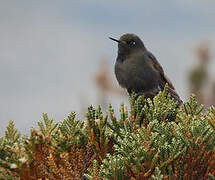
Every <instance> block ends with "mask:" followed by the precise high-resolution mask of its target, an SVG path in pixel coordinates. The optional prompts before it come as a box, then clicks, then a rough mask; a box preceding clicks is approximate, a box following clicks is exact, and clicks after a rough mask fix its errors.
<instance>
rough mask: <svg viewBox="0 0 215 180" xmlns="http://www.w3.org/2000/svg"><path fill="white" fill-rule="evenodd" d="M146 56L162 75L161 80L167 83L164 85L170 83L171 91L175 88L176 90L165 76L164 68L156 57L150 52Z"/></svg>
mask: <svg viewBox="0 0 215 180" xmlns="http://www.w3.org/2000/svg"><path fill="white" fill-rule="evenodd" d="M146 55H147V56H148V57H149V58H150V59H151V60H152V65H153V67H154V68H155V69H156V70H157V71H158V72H159V73H160V75H161V78H162V79H163V80H164V82H165V83H164V85H165V84H166V83H168V85H169V88H171V89H173V90H174V89H175V88H174V86H173V84H172V83H171V81H170V80H169V78H168V77H167V76H166V75H165V74H164V71H163V68H162V66H161V65H160V63H159V62H158V61H157V59H156V57H155V56H154V55H153V54H152V53H151V52H150V51H147V52H146Z"/></svg>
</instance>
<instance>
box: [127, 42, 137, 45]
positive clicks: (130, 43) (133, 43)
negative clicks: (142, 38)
mask: <svg viewBox="0 0 215 180" xmlns="http://www.w3.org/2000/svg"><path fill="white" fill-rule="evenodd" d="M135 44H136V43H135V41H129V42H128V45H129V46H134V45H135Z"/></svg>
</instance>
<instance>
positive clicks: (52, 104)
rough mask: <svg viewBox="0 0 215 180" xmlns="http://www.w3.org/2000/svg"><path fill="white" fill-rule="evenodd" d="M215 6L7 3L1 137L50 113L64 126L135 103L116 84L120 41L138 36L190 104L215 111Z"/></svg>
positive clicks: (2, 16) (0, 16) (0, 39)
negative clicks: (71, 117) (92, 110)
mask: <svg viewBox="0 0 215 180" xmlns="http://www.w3.org/2000/svg"><path fill="white" fill-rule="evenodd" d="M214 9H215V1H213V0H204V1H202V0H166V1H162V0H151V1H145V0H144V1H128V0H118V1H116V0H108V1H101V0H90V1H86V0H78V1H75V0H61V1H59V0H47V1H43V0H37V1H33V0H20V1H10V0H2V1H1V3H0V135H2V134H3V132H4V130H5V127H6V125H7V124H8V121H9V120H10V119H13V120H14V121H15V124H16V127H17V128H18V129H19V130H20V131H22V132H24V133H27V132H29V128H30V127H32V126H35V125H36V123H37V121H38V120H40V119H41V115H42V113H43V112H47V113H48V114H49V116H50V117H53V118H54V119H55V120H56V121H59V120H62V119H63V118H65V117H66V116H67V115H68V114H69V113H70V112H71V111H73V110H74V111H76V112H77V114H78V117H79V118H81V119H84V115H85V112H86V110H87V107H88V106H89V105H91V104H93V105H94V106H96V105H98V104H101V105H102V107H103V109H106V108H107V106H108V104H109V103H111V104H113V107H114V108H115V110H116V112H117V111H118V109H119V105H120V104H121V103H122V102H124V103H126V104H128V97H127V94H126V92H125V91H123V90H122V89H121V88H120V87H119V85H118V84H117V82H116V79H115V76H114V62H115V59H116V55H117V44H116V43H114V42H113V41H110V40H109V39H108V36H112V37H114V38H119V37H120V36H121V35H122V34H124V33H128V32H130V33H135V34H137V35H138V36H139V37H141V39H142V40H143V41H144V42H145V45H146V47H147V48H148V49H149V50H150V51H151V52H153V54H154V55H155V56H156V57H157V59H158V61H159V62H160V63H161V65H162V66H163V69H164V71H165V72H166V74H167V76H168V77H169V78H170V79H171V81H172V82H173V84H174V86H175V88H176V90H177V92H178V93H179V95H180V96H181V97H182V99H183V100H184V101H186V100H187V99H188V97H189V94H190V93H192V92H194V93H196V94H197V95H198V100H199V102H200V103H204V104H206V106H209V105H212V104H215V76H214V75H215V61H214V59H215V54H214V52H215V10H214Z"/></svg>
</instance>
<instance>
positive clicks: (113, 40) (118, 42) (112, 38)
mask: <svg viewBox="0 0 215 180" xmlns="http://www.w3.org/2000/svg"><path fill="white" fill-rule="evenodd" d="M109 39H111V40H113V41H116V42H118V43H120V41H119V40H117V39H114V38H112V37H109Z"/></svg>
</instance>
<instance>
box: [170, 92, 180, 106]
mask: <svg viewBox="0 0 215 180" xmlns="http://www.w3.org/2000/svg"><path fill="white" fill-rule="evenodd" d="M168 93H169V94H170V96H171V97H172V98H174V99H175V101H178V105H179V106H181V105H182V104H183V101H182V100H181V98H180V96H179V95H178V94H177V93H176V92H175V90H174V89H172V88H168Z"/></svg>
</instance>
